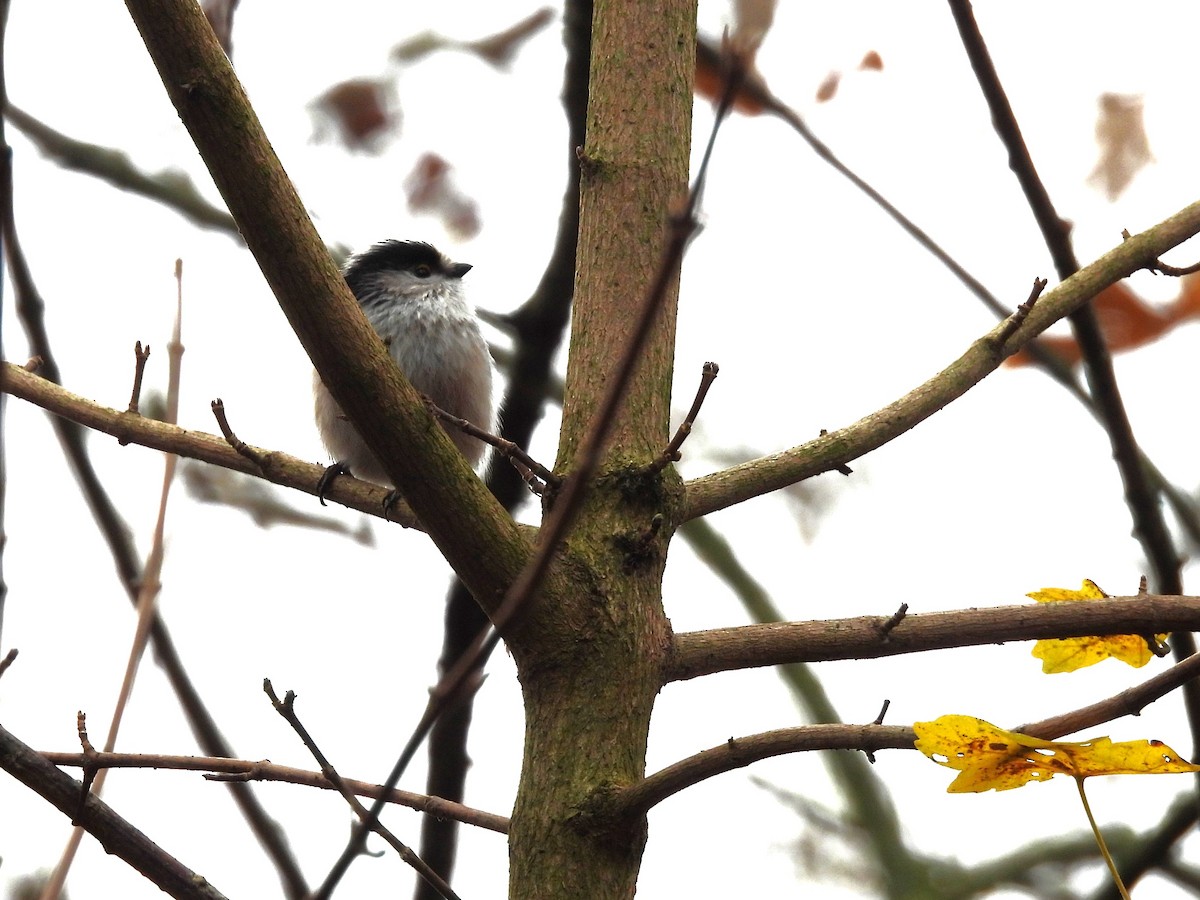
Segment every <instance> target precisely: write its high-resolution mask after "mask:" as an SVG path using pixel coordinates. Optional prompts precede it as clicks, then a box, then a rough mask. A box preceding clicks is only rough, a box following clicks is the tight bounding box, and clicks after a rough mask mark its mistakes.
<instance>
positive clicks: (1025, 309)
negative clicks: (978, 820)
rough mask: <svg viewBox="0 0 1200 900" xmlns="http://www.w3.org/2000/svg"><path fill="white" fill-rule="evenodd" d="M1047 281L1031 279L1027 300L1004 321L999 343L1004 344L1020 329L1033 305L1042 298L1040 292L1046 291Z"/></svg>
mask: <svg viewBox="0 0 1200 900" xmlns="http://www.w3.org/2000/svg"><path fill="white" fill-rule="evenodd" d="M1046 284H1047V281H1046V279H1045V278H1035V279H1033V289H1032V290H1030V292H1029V299H1028V300H1026V301H1025V302H1024V303H1022V304H1021V305H1020V306H1018V307H1017V308H1016V311H1015V312H1013V314H1012V315H1011V316H1009V317H1008V318H1007V319H1005V320H1004V328H1003V329H1002V330H1001V332H1000V343H1001V344H1003V343H1005V342H1006V341H1007V340H1008V339H1009V338H1010V337H1012V336H1013V333H1014V332H1015V331H1016V330H1017V329H1018V328H1020V327H1021V324H1022V323H1023V322H1024V321H1025V320H1026V319H1027V318H1028V317H1029V314H1030V313H1031V312H1033V304H1035V303H1037V299H1038V297H1040V296H1042V291H1044V290H1045V289H1046Z"/></svg>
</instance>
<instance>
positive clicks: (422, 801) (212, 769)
mask: <svg viewBox="0 0 1200 900" xmlns="http://www.w3.org/2000/svg"><path fill="white" fill-rule="evenodd" d="M41 755H42V756H44V757H45V758H46V759H47V760H48V761H49V762H51V763H53V764H54V765H56V766H72V767H79V768H83V767H84V766H90V767H92V768H94V769H97V770H98V769H145V770H147V771H155V770H158V769H171V770H174V771H185V772H200V773H203V774H204V777H205V779H206V780H208V781H213V782H247V781H275V782H282V783H287V784H295V785H300V786H302V787H315V788H320V789H322V790H328V791H332V790H336V788H335V787H334V785H333V784H332V782H330V781H329V780H328V779H327V778H326V777H325V776H324V775H323V774H322V773H320V772H315V771H312V770H309V769H296V768H293V767H291V766H280V765H276V764H275V763H272V762H270V761H268V760H252V759H229V758H227V757H224V756H173V755H170V754H158V753H99V752H95V753H92V754H90V755H88V756H85V755H84V754H82V753H62V752H58V751H46V750H43V751H42V752H41ZM342 782H343V784H345V785H346V786H347V787H349V788H350V789H351V790H352V791H354V793H355V794H357V795H358V796H360V797H371V798H375V797H379V796H381V795H382V794H383V788H382V786H381V785H377V784H371V783H370V782H366V781H356V780H354V779H350V778H343V779H342ZM386 797H387V802H388V803H391V804H395V805H397V806H405V807H408V808H409V809H412V810H415V811H417V812H422V813H426V814H428V815H431V816H436V817H439V818H443V819H453V820H454V821H456V822H462V823H463V824H465V825H474V826H476V827H478V828H483V829H485V830H487V831H492V832H496V833H497V834H504V833H506V832H507V831H508V817H507V816H501V815H497V814H495V813H490V812H486V811H484V810H482V809H475V808H473V807H470V806H463V805H462V804H461V803H455V802H453V801H451V800H446V799H445V798H443V797H431V796H429V795H427V794H414V793H412V792H410V791H401V790H393V791H391V792H390V793H388V794H387V795H386Z"/></svg>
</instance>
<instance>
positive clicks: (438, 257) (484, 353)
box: [313, 241, 492, 488]
mask: <svg viewBox="0 0 1200 900" xmlns="http://www.w3.org/2000/svg"><path fill="white" fill-rule="evenodd" d="M470 269H471V267H470V266H469V265H467V264H466V263H456V262H451V261H450V260H449V259H447V258H446V257H445V256H443V255H442V254H441V253H439V252H438V251H437V250H435V249H434V248H433V247H432V246H430V245H429V244H426V243H422V242H420V241H384V242H383V243H380V244H376V245H375V246H373V247H372V248H371V249H369V250H367V251H366V252H364V253H360V254H359V255H357V256H354V257H351V259H350V261H349V262H347V263H346V266H345V268H344V269H343V270H342V272H343V274H344V275H345V277H346V283H347V284H348V285H349V286H350V290H351V291H353V292H354V296H355V297H356V298H357V299H358V302H359V305H360V306H362V310H363V313H365V314H366V317H367V321H368V322H370V323H371V326H372V327H373V328H374V329H375V331H376V332H377V333H378V334H379V336H380V337H381V338H383V342H384V344H386V345H387V348H388V352H389V353H390V354H391V357H392V359H394V360H395V361H396V365H398V366H399V367H400V370H401V371H402V372H404V374H405V376H406V377H407V378H408V380H409V381H410V382H412V386H413V387H415V388H416V389H417V390H418V391H420V392H421V393H422V394H424V395H425V396H427V397H428V398H429V399H430V400H432V401H433V402H434V404H436V405H437V406H439V407H441V408H442V409H444V410H445V411H446V412H448V413H450V414H452V415H455V416H458V417H459V418H462V419H466V420H467V421H468V422H470V423H471V424H473V425H477V426H478V427H480V428H482V429H484V430H485V431H490V430H491V429H492V358H491V355H490V354H489V352H488V347H487V343H486V342H485V341H484V339H483V335H482V333H481V332H480V330H479V320H478V319H477V318H476V317H475V310H474V308H473V307H472V306H471V305H470V304H469V303H468V302H467V299H466V295H465V294H464V292H463V287H462V277H463V276H464V275H466V274H467V272H468V271H470ZM313 395H314V398H315V401H316V418H317V429H318V430H319V431H320V432H321V439H322V440H323V441H324V442H325V447H326V448H327V449H328V450H329V453H330V455H331V456H332V457H333V459H334V460H335V461H336V462H335V465H334V466H331V467H330V470H329V471H328V472H327V473H326V475H327V477H326V478H325V479H322V488H323V487H324V485H325V484H327V483H328V478H329V477H331V476H332V475H334V474H336V473H337V472H344V471H346V470H349V471H350V472H351V473H352V474H354V475H355V476H357V477H359V478H362V479H365V480H367V481H373V482H375V483H376V484H380V485H385V486H387V487H393V485H392V481H391V479H390V478H389V477H388V475H387V472H386V471H385V470H384V467H383V465H382V464H381V463H380V461H379V460H378V459H377V458H376V456H375V454H374V453H372V452H371V450H369V449H368V448H367V445H366V444H365V443H364V442H363V439H362V438H361V437H359V434H358V432H357V431H355V429H354V426H353V425H351V424H350V422H349V421H348V420H347V419H346V416H345V414H344V413H343V412H342V410H341V408H340V407H339V406H338V404H337V401H335V400H334V399H333V397H332V396H330V394H329V391H328V390H327V389H326V387H325V385H324V384H323V383H322V382H321V377H320V376H319V375H318V374H317V373H315V372H314V373H313ZM447 433H448V434H449V435H450V439H451V440H452V441H454V445H455V446H456V447H458V449H459V451H460V452H461V453H462V455H463V456H465V457H466V458H467V462H469V463H470V464H471V465H472V466H475V465H478V463H479V461H480V459H482V458H483V452H484V450H485V449H487V448H486V445H485V444H484V443H483V442H481V441H478V440H476V439H475V438H472V437H468V436H467V435H466V434H463V433H462V432H461V431H458V430H448V432H447Z"/></svg>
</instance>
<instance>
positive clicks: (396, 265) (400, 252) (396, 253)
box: [343, 241, 445, 293]
mask: <svg viewBox="0 0 1200 900" xmlns="http://www.w3.org/2000/svg"><path fill="white" fill-rule="evenodd" d="M420 265H425V266H429V267H430V268H431V269H433V270H434V271H435V272H442V271H444V267H445V260H444V259H443V257H442V254H440V253H439V252H438V251H437V249H436V248H435V247H434V246H433V245H432V244H427V243H425V242H424V241H381V242H380V243H378V244H376V245H375V246H373V247H371V249H369V250H366V251H364V252H362V253H359V254H357V255H356V256H352V257H350V260H349V261H348V262H347V263H346V268H345V269H344V271H343V274H344V275H345V277H346V283H347V284H349V285H350V289H351V290H352V291H355V292H356V293H357V291H358V289H359V287H362V286H364V285H363V284H362V282H363V280H364V279H365V278H369V277H370V276H371V275H372V274H374V273H377V272H404V271H412V270H413V269H415V268H416V267H417V266H420Z"/></svg>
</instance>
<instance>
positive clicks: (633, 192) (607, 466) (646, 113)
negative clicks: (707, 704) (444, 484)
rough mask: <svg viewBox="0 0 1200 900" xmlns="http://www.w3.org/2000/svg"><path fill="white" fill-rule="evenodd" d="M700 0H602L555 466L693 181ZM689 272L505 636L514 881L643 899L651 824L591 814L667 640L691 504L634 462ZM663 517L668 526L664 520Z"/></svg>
mask: <svg viewBox="0 0 1200 900" xmlns="http://www.w3.org/2000/svg"><path fill="white" fill-rule="evenodd" d="M695 34H696V32H695V2H694V0H670V2H664V3H655V4H647V3H641V2H637V0H615V2H605V0H600V2H597V3H596V4H595V12H594V18H593V32H592V64H591V96H590V100H589V106H588V120H587V122H588V125H587V143H586V146H585V147H584V148H583V152H582V154H581V165H582V167H583V169H582V179H581V193H580V232H579V258H578V269H577V274H576V283H575V307H574V319H573V324H572V335H571V351H570V359H569V363H568V374H567V390H566V400H565V403H564V407H563V426H562V433H561V438H560V444H559V454H558V464H557V468H558V470H559V472H560V473H562V474H566V473H569V472H570V471H571V470H572V468H573V465H572V462H573V458H574V456H575V453H576V451H577V450H578V449H579V446H580V442H581V441H582V439H583V435H584V433H585V432H586V430H587V427H588V424H589V422H590V421H591V418H592V414H593V411H594V410H595V408H596V406H597V403H598V402H599V398H600V397H601V396H602V395H603V392H604V390H605V387H606V384H607V379H608V377H609V376H610V375H611V373H612V372H613V371H614V368H615V367H616V365H617V360H618V359H619V358H620V355H621V352H622V349H623V348H624V347H625V346H626V345H627V344H628V340H629V335H630V330H631V328H632V323H633V322H634V321H635V320H636V319H637V312H638V310H639V309H640V308H641V305H642V303H643V302H644V301H645V297H646V295H647V290H648V286H649V284H650V282H651V280H652V278H653V275H654V273H655V271H656V269H657V266H658V264H659V261H660V257H661V254H662V249H663V246H664V244H665V243H666V223H667V221H668V218H669V214H670V211H671V209H672V207H673V205H676V204H679V203H680V201H681V200H682V198H683V197H684V196H685V193H686V190H687V174H688V155H689V149H690V135H691V108H692V90H691V85H692V77H693V71H694V68H693V67H694V48H695ZM677 298H678V286H677V283H676V284H673V285H672V287H671V288H670V290H669V291H668V292H667V296H666V297H665V298H664V301H663V303H662V306H661V309H660V312H659V314H658V318H657V321H656V324H655V328H654V333H653V334H652V336H651V338H650V341H649V344H648V346H647V350H646V352H645V353H644V354H643V355H642V357H641V359H640V360H639V362H638V366H637V369H636V370H635V375H634V380H633V383H632V386H631V388H630V390H629V392H628V395H627V397H626V400H625V403H624V404H623V406H622V409H621V412H620V413H619V414H618V416H617V419H616V422H615V424H614V427H613V428H612V431H611V437H610V439H609V442H608V444H607V449H606V451H605V454H604V458H603V462H602V463H601V466H600V469H599V472H598V475H597V477H596V479H595V480H594V483H593V485H592V486H591V489H590V491H589V493H588V496H587V499H586V501H585V504H584V508H583V510H582V512H581V514H580V515H579V517H578V519H577V522H576V525H575V527H574V529H573V531H572V532H571V535H570V537H569V538H568V540H567V541H566V544H565V546H564V547H563V549H562V552H561V554H560V558H559V572H560V573H561V574H564V575H566V576H567V577H566V578H564V579H559V580H558V581H557V583H558V584H562V583H564V582H568V583H570V584H571V588H570V591H569V593H567V594H565V595H564V594H559V593H557V592H555V593H554V594H553V595H546V596H543V597H542V598H541V599H540V600H539V602H538V604H537V607H536V608H535V610H534V611H533V613H532V615H531V617H530V620H529V621H528V622H527V623H526V627H522V628H520V629H519V630H518V632H517V633H516V634H515V635H514V636H513V637H512V639H511V640H510V647H511V649H512V652H513V655H514V657H515V659H516V662H517V666H518V671H519V676H520V680H521V686H522V690H523V694H524V699H525V711H526V726H525V756H524V763H523V767H522V773H521V782H520V788H519V791H518V795H517V803H516V807H515V809H514V811H513V819H512V830H511V833H510V844H509V856H510V863H511V874H510V886H509V895H510V896H511V897H514V898H517V897H519V898H522V900H536V898H551V897H553V898H567V897H569V898H596V900H599V898H628V897H632V896H633V894H634V890H635V885H636V882H637V876H638V870H639V867H640V864H641V858H642V850H643V848H644V846H645V841H646V829H645V822H644V820H643V821H641V822H636V823H631V824H629V825H628V826H627V827H620V828H618V829H615V830H614V829H611V828H599V827H591V826H593V825H594V824H595V823H593V822H592V820H591V817H590V815H589V810H590V809H592V808H593V807H594V805H595V802H596V801H598V800H600V799H602V798H603V796H604V795H605V793H606V791H607V790H608V789H610V788H612V787H619V786H622V785H627V784H630V783H632V782H634V781H636V780H638V779H640V778H641V777H642V776H643V775H644V774H645V760H646V740H647V732H648V730H649V725H650V715H651V712H652V710H653V706H654V699H655V697H656V696H657V694H658V689H659V685H660V684H661V670H662V665H663V661H664V658H665V655H666V653H667V651H668V648H669V644H670V634H671V632H670V623H669V622H668V621H667V619H666V616H665V615H664V613H663V607H662V590H661V583H662V573H663V568H664V566H665V564H666V549H667V541H668V540H669V538H670V536H671V534H672V533H673V532H674V527H675V525H676V524H677V521H678V513H679V508H680V505H681V497H682V493H681V484H680V481H679V479H678V476H677V475H676V474H675V473H674V471H673V470H667V471H666V472H663V473H661V474H656V475H652V476H647V475H643V474H639V472H638V469H639V468H640V467H643V466H645V465H646V464H647V463H649V462H650V461H651V460H653V459H654V457H655V456H656V455H657V454H658V453H660V452H661V451H662V449H663V447H664V446H665V445H666V443H667V440H668V438H669V424H670V423H669V418H670V397H671V379H672V368H673V358H674V347H675V344H674V330H675V312H676V305H677ZM656 516H661V517H662V518H661V519H659V520H658V521H659V522H660V523H661V526H655V525H654V524H652V523H654V522H655V518H656Z"/></svg>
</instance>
